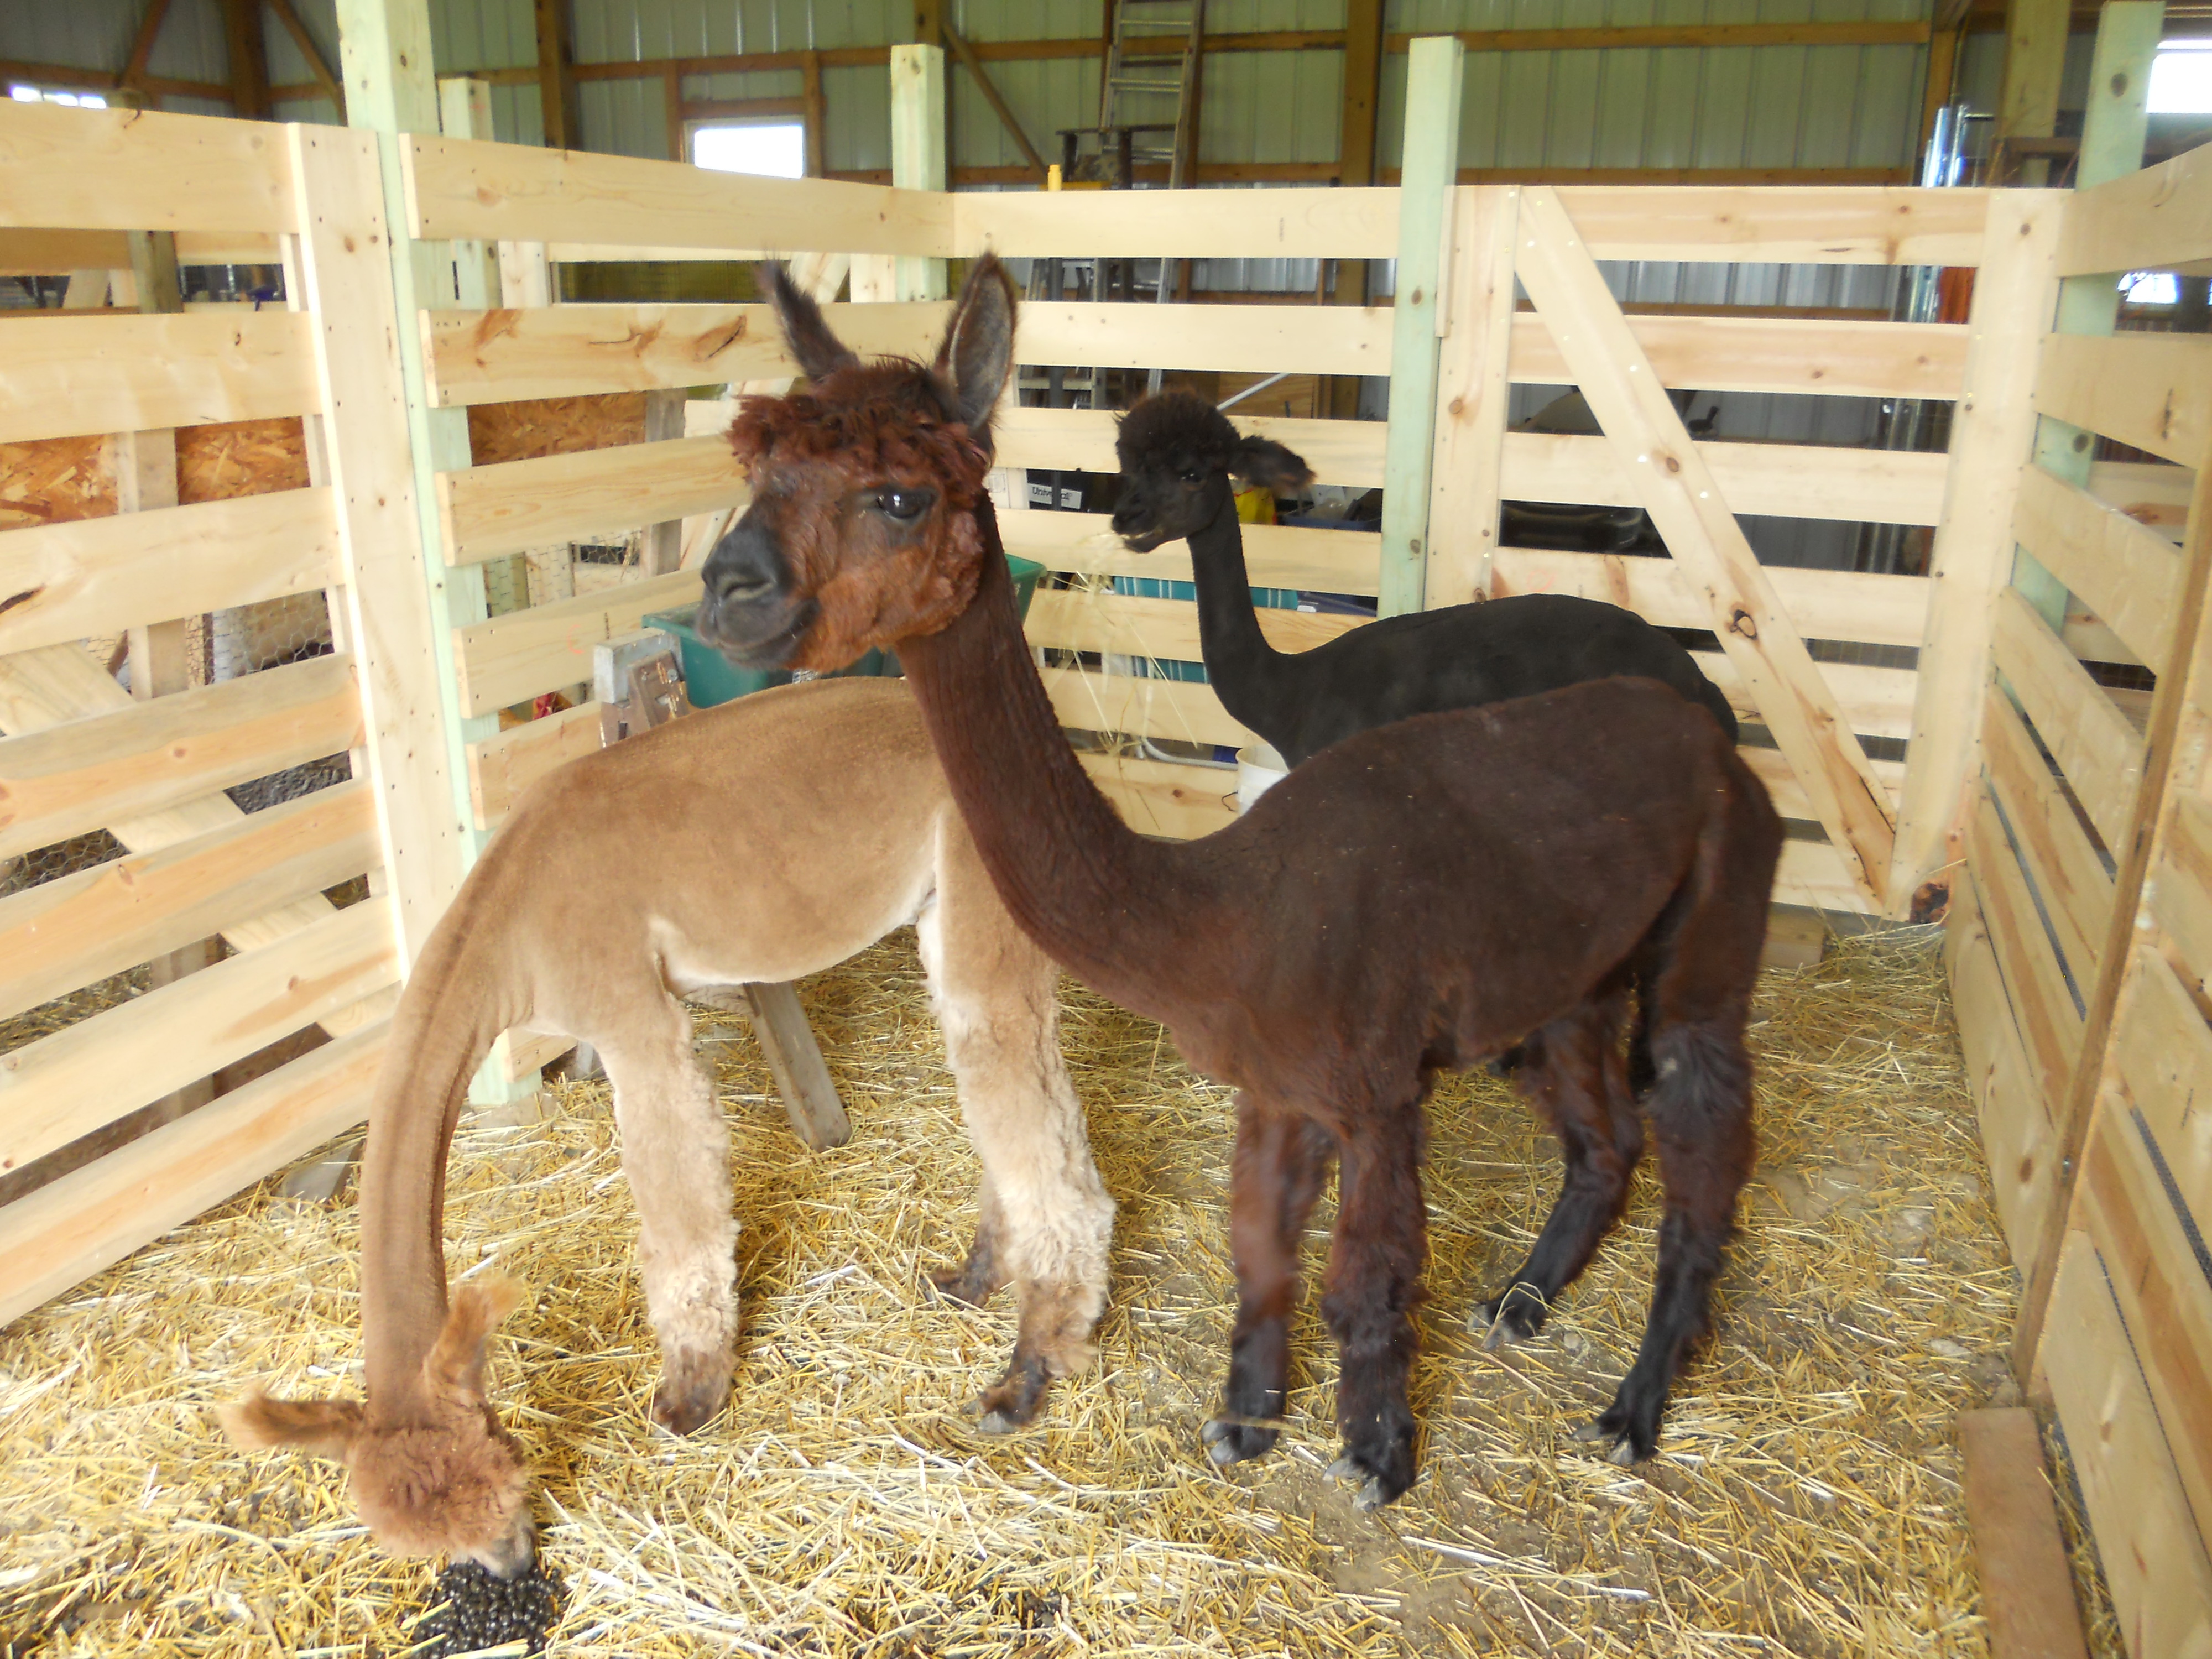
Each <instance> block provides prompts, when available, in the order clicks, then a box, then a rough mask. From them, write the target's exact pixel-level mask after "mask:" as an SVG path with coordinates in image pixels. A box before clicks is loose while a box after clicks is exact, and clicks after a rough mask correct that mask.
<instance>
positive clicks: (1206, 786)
mask: <svg viewBox="0 0 2212 1659" xmlns="http://www.w3.org/2000/svg"><path fill="white" fill-rule="evenodd" d="M1037 597H1038V598H1040V599H1042V598H1043V597H1044V596H1043V595H1042V594H1039V595H1038V596H1037ZM1078 758H1079V759H1080V760H1081V761H1082V762H1083V769H1084V770H1085V771H1086V772H1088V773H1090V774H1091V781H1093V782H1094V783H1096V784H1097V786H1098V787H1099V790H1100V792H1101V793H1103V794H1104V795H1105V797H1106V799H1108V800H1109V801H1111V802H1113V803H1114V810H1115V811H1117V812H1119V813H1120V814H1121V819H1122V822H1124V823H1127V825H1128V826H1129V828H1131V829H1133V830H1135V831H1136V832H1137V833H1138V834H1139V835H1140V836H1159V837H1161V838H1162V839H1164V840H1167V841H1195V840H1197V839H1198V838H1199V837H1200V836H1210V835H1212V833H1213V832H1214V831H1215V830H1217V829H1220V828H1222V827H1223V826H1224V825H1225V824H1226V823H1228V822H1229V821H1230V820H1231V818H1233V817H1236V816H1237V773H1236V769H1234V768H1231V767H1219V766H1176V765H1173V764H1170V763H1167V762H1164V761H1149V760H1139V759H1137V758H1135V757H1133V756H1127V755H1098V754H1085V755H1082V756H1079V757H1078Z"/></svg>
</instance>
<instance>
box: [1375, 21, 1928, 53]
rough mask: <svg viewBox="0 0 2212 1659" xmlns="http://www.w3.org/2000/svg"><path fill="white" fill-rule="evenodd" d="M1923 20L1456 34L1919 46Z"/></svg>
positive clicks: (1581, 47)
mask: <svg viewBox="0 0 2212 1659" xmlns="http://www.w3.org/2000/svg"><path fill="white" fill-rule="evenodd" d="M1928 33H1929V30H1928V25H1927V24H1926V23H1923V22H1864V23H1668V24H1655V25H1645V26H1641V27H1632V28H1579V29H1462V30H1461V31H1460V32H1459V33H1457V34H1456V35H1455V36H1454V37H1452V38H1454V39H1455V40H1458V42H1459V43H1460V44H1461V45H1462V46H1465V47H1466V48H1467V49H1468V51H1469V52H1644V51H1650V50H1652V49H1654V48H1663V47H1669V46H1730V47H1740V46H1920V45H1922V44H1923V43H1924V42H1925V41H1926V40H1927V39H1928ZM1435 38H1436V37H1435V36H1433V35H1429V34H1394V35H1392V36H1390V37H1389V40H1386V41H1385V42H1384V43H1383V49H1384V50H1385V51H1387V52H1404V51H1406V50H1407V48H1408V46H1410V45H1411V43H1412V42H1413V41H1415V40H1433V39H1435Z"/></svg>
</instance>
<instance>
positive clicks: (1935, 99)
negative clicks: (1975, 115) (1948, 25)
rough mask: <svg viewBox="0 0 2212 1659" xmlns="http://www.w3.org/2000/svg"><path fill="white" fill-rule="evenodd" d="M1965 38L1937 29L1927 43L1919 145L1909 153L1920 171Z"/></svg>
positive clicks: (1959, 31) (1962, 34)
mask: <svg viewBox="0 0 2212 1659" xmlns="http://www.w3.org/2000/svg"><path fill="white" fill-rule="evenodd" d="M1965 38H1966V32H1965V31H1964V30H1963V29H1945V28H1939V29H1937V30H1936V33H1934V34H1933V35H1932V36H1930V37H1929V42H1928V72H1927V76H1926V77H1925V79H1924V80H1923V82H1922V84H1921V89H1920V143H1919V145H1918V147H1917V149H1914V151H1913V152H1912V154H1913V158H1914V161H1916V163H1917V166H1918V167H1920V168H1923V169H1924V168H1925V167H1926V166H1927V162H1928V147H1929V144H1930V143H1933V142H1934V141H1935V137H1936V112H1938V111H1939V110H1941V109H1942V107H1943V106H1944V105H1945V104H1947V103H1948V102H1949V101H1950V98H1951V83H1952V82H1953V81H1954V79H1955V78H1956V77H1957V75H1958V70H1959V44H1960V41H1961V40H1964V39H1965ZM1916 176H1919V175H1918V174H1916ZM1939 182H1941V181H1939Z"/></svg>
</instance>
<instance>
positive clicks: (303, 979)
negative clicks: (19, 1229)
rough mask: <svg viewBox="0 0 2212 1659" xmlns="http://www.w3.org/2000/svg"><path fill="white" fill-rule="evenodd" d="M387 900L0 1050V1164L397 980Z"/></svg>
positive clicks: (12, 1166)
mask: <svg viewBox="0 0 2212 1659" xmlns="http://www.w3.org/2000/svg"><path fill="white" fill-rule="evenodd" d="M398 976H399V963H398V957H397V956H396V955H395V954H394V953H393V951H392V909H391V907H390V906H389V905H383V904H356V905H354V906H353V907H352V908H349V909H344V910H340V911H337V912H336V913H335V914H333V915H331V916H330V917H329V918H327V919H326V920H325V921H319V922H317V923H316V924H315V925H314V926H313V927H307V928H302V929H301V931H300V932H299V933H294V934H292V935H291V936H290V937H289V938H287V939H282V940H280V941H278V942H277V943H276V944H274V945H267V946H265V947H264V948H263V949H261V950H258V951H249V952H247V953H246V955H244V956H240V957H230V958H229V959H228V960H227V961H224V962H219V963H216V964H215V965H214V966H212V967H210V968H207V969H203V970H202V971H200V972H198V973H196V974H191V975H186V976H185V977H184V978H182V979H179V980H176V981H173V982H171V983H169V984H167V985H163V986H160V987H155V989H153V990H150V991H148V992H146V993H145V994H143V995H141V996H138V997H136V998H134V999H132V1000H131V1001H129V1002H126V1003H124V1004H123V1005H121V1006H119V1007H115V1008H111V1009H109V1010H107V1011H106V1012H104V1013H100V1014H96V1015H94V1017H93V1018H89V1019H83V1020H79V1021H78V1022H77V1023H76V1024H74V1025H70V1026H65V1027H64V1028H63V1029H62V1030H58V1031H56V1032H54V1033H53V1034H52V1036H45V1037H40V1039H39V1040H38V1041H36V1042H30V1043H27V1044H25V1045H24V1046H23V1047H21V1048H15V1049H11V1050H9V1052H8V1053H7V1054H0V1171H5V1170H16V1169H21V1167H22V1166H23V1165H25V1164H28V1163H29V1162H30V1161H31V1160H32V1159H33V1158H40V1157H43V1156H45V1155H46V1153H48V1152H52V1151H53V1150H54V1149H55V1148H57V1147H59V1146H64V1145H66V1144H67V1143H69V1142H70V1141H72V1140H75V1139H78V1138H79V1137H80V1136H83V1135H87V1134H90V1133H92V1132H93V1131H94V1130H95V1129H98V1128H100V1127H104V1126H106V1125H107V1124H109V1123H112V1122H113V1121H116V1120H117V1119H118V1118H120V1117H124V1116H126V1115H129V1114H130V1113H131V1112H133V1111H136V1110H137V1109H138V1108H139V1107H141V1106H143V1105H145V1104H146V1103H149V1101H154V1100H157V1099H159V1098H160V1097H162V1096H163V1095H166V1094H168V1093H170V1092H171V1091H174V1090H179V1089H182V1088H184V1087H185V1085H188V1084H190V1083H192V1082H194V1081H195V1080H197V1079H200V1078H204V1077H210V1076H212V1075H213V1074H214V1073H216V1072H218V1071H220V1070H221V1069H222V1067H223V1066H228V1065H229V1064H230V1063H231V1062H232V1061H234V1060H243V1059H244V1058H245V1057H246V1055H248V1054H254V1053H257V1052H258V1051H259V1050H260V1049H262V1048H266V1047H268V1046H269V1045H270V1043H272V1042H277V1041H278V1040H280V1039H281V1038H283V1037H286V1036H290V1035H291V1034H292V1033H293V1032H295V1031H297V1030H301V1028H302V1027H304V1026H307V1025H312V1024H314V1023H315V1022H316V1021H317V1020H318V1019H319V1018H321V1017H322V1016H323V1015H325V1014H327V1013H331V1012H335V1011H337V1010H338V1009H341V1008H344V1007H347V1006H349V1005H351V1004H353V1003H356V1002H358V1001H359V1000H361V999H362V998H363V997H365V996H368V995H369V994H371V993H373V992H375V991H378V990H380V989H382V988H383V987H386V986H387V985H390V984H392V983H394V982H396V981H397V980H398Z"/></svg>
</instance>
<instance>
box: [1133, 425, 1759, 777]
mask: <svg viewBox="0 0 2212 1659" xmlns="http://www.w3.org/2000/svg"><path fill="white" fill-rule="evenodd" d="M1114 448H1115V453H1116V454H1117V455H1118V456H1119V457H1120V458H1121V500H1120V502H1119V504H1118V505H1117V506H1116V507H1115V509H1114V528H1115V532H1117V533H1118V534H1120V535H1121V537H1122V538H1123V539H1124V540H1125V541H1127V544H1128V545H1129V546H1130V547H1131V548H1132V549H1133V550H1136V551H1137V552H1139V553H1146V552H1150V551H1151V550H1152V549H1153V548H1155V547H1158V545H1159V544H1161V543H1163V542H1167V541H1173V540H1175V539H1176V538H1177V537H1182V538H1185V539H1187V540H1188V542H1189V543H1190V562H1191V572H1192V576H1193V579H1194V580H1195V581H1196V582H1197V584H1198V625H1199V639H1200V648H1201V650H1202V651H1203V652H1204V653H1205V657H1206V678H1208V679H1210V680H1211V681H1212V683H1213V689H1214V690H1215V691H1216V692H1217V693H1218V694H1219V696H1220V698H1221V705H1222V707H1223V708H1226V709H1227V710H1228V711H1229V712H1230V713H1231V714H1233V715H1235V716H1236V718H1237V720H1241V721H1242V722H1243V724H1244V725H1246V726H1249V727H1251V728H1252V730H1253V731H1255V732H1258V733H1259V734H1260V735H1261V737H1263V738H1266V739H1267V741H1268V742H1269V743H1271V744H1273V745H1274V746H1275V749H1276V750H1277V752H1278V753H1279V754H1280V755H1281V756H1282V757H1283V760H1284V762H1285V763H1286V764H1288V765H1291V766H1297V765H1300V764H1302V763H1304V762H1305V761H1306V760H1307V759H1309V758H1310V757H1312V756H1314V755H1316V754H1318V753H1319V752H1320V751H1321V750H1323V749H1326V748H1328V746H1329V744H1333V743H1338V742H1340V741H1342V740H1343V739H1344V738H1348V737H1350V736H1351V735H1352V733H1353V732H1364V731H1366V730H1367V729H1368V728H1369V727H1370V726H1387V725H1389V723H1390V722H1391V721H1393V720H1404V719H1406V718H1407V716H1408V715H1412V714H1433V713H1436V712H1438V711H1440V710H1443V709H1446V708H1474V707H1475V706H1476V705H1478V704H1480V703H1487V702H1504V701H1505V700H1506V699H1507V698H1509V697H1526V696H1534V694H1536V693H1537V692H1539V691H1555V690H1559V689H1560V688H1561V687H1563V686H1568V685H1574V684H1579V683H1580V682H1582V681H1583V680H1600V679H1607V678H1612V677H1613V676H1616V675H1620V676H1629V677H1634V678H1643V679H1652V680H1657V681H1659V682H1660V683H1661V684H1663V685H1666V686H1668V687H1671V688H1672V689H1673V690H1674V691H1675V692H1676V693H1677V694H1678V695H1679V696H1683V697H1685V698H1687V699H1688V700H1689V701H1691V702H1695V703H1699V704H1702V705H1703V706H1704V707H1705V708H1706V709H1707V710H1708V711H1709V712H1710V713H1711V714H1712V717H1713V718H1714V719H1715V720H1718V721H1719V722H1720V726H1721V730H1722V731H1723V732H1726V733H1727V734H1728V738H1729V741H1730V742H1731V743H1733V742H1734V741H1735V737H1736V723H1735V710H1733V709H1731V708H1729V705H1728V699H1727V698H1725V697H1723V696H1722V695H1721V694H1720V691H1719V690H1718V689H1717V687H1715V685H1714V684H1713V683H1712V682H1711V680H1709V679H1707V678H1705V676H1704V675H1703V674H1702V673H1700V672H1699V671H1698V665H1697V664H1696V663H1694V662H1692V660H1691V659H1690V653H1688V652H1686V651H1685V650H1684V649H1683V648H1682V647H1681V646H1680V645H1679V644H1677V643H1676V642H1675V641H1674V640H1673V639H1672V638H1670V637H1669V636H1668V635H1665V634H1663V633H1662V632H1661V631H1660V630H1659V629H1656V628H1654V627H1653V626H1652V625H1651V624H1650V623H1648V622H1645V621H1644V619H1643V618H1642V617H1638V616H1637V615H1636V614H1635V613H1634V612H1633V611H1623V610H1622V609H1620V606H1618V605H1606V604H1602V603H1601V602H1600V601H1598V600H1596V599H1576V598H1574V597H1572V596H1571V595H1569V594H1565V593H1526V594H1521V595H1518V596H1516V597H1514V598H1510V599H1492V600H1489V601H1487V602H1485V603H1482V604H1479V605H1451V606H1449V607H1447V608H1445V609H1443V610H1441V611H1419V612H1416V613H1414V614H1413V615H1409V616H1403V617H1383V619H1382V620H1381V621H1379V622H1376V623H1371V624H1370V625H1369V626H1367V627H1364V628H1355V629H1352V631H1351V632H1350V633H1348V634H1344V635H1340V636H1339V637H1337V638H1335V639H1334V640H1331V641H1329V642H1328V644H1326V645H1322V646H1316V647H1315V648H1314V649H1313V650H1310V651H1299V652H1282V651H1278V650H1276V649H1275V648H1274V647H1273V646H1271V645H1269V644H1268V643H1267V640H1266V638H1265V637H1264V636H1263V635H1261V632H1260V619H1259V617H1258V615H1257V614H1256V613H1255V611H1253V609H1252V585H1251V580H1250V578H1249V576H1248V575H1247V574H1246V572H1245V568H1244V539H1243V532H1242V530H1241V528H1240V527H1239V526H1238V524H1237V509H1236V502H1235V498H1234V495H1233V493H1232V491H1231V489H1230V484H1229V480H1230V478H1231V476H1232V475H1233V476H1234V477H1239V478H1242V479H1243V480H1244V481H1245V482H1247V483H1261V484H1265V485H1267V486H1268V487H1269V488H1270V489H1274V490H1276V491H1277V492H1279V493H1286V492H1288V491H1291V490H1293V489H1299V488H1302V487H1303V486H1304V485H1305V484H1306V483H1309V482H1310V480H1311V478H1312V477H1313V474H1312V472H1311V471H1309V470H1308V468H1307V466H1306V464H1305V463H1304V461H1302V460H1300V459H1298V458H1297V456H1296V455H1294V454H1292V453H1291V452H1290V451H1289V450H1287V449H1285V448H1284V447H1283V446H1282V445H1280V444H1279V443H1273V442H1271V441H1268V440H1267V439H1265V438H1240V437H1238V436H1237V428H1235V427H1233V426H1231V424H1230V423H1229V419H1228V417H1227V416H1225V415H1224V414H1222V412H1221V411H1220V410H1218V409H1216V408H1214V407H1213V405H1212V404H1209V403H1207V402H1206V400H1205V399H1204V398H1199V397H1195V396H1194V395H1192V394H1191V393H1189V392H1164V393H1162V394H1161V395H1160V396H1158V397H1156V398H1146V400H1145V401H1144V402H1142V403H1140V404H1138V405H1137V406H1136V407H1135V408H1134V409H1133V410H1130V411H1129V412H1128V413H1127V415H1126V416H1123V417H1122V419H1121V430H1120V431H1119V432H1118V433H1117V434H1116V435H1115V440H1114Z"/></svg>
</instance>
